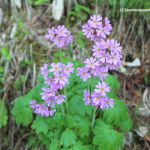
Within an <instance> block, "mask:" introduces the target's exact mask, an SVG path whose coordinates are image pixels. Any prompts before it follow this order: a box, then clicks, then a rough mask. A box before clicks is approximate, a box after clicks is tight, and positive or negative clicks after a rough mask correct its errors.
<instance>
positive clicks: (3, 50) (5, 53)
mask: <svg viewBox="0 0 150 150" xmlns="http://www.w3.org/2000/svg"><path fill="white" fill-rule="evenodd" d="M1 52H2V54H3V55H8V54H9V52H8V49H7V47H3V48H2V51H1Z"/></svg>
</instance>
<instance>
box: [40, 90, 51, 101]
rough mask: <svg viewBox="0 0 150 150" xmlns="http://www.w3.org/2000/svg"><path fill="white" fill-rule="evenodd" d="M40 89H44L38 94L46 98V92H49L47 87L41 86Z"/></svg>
mask: <svg viewBox="0 0 150 150" xmlns="http://www.w3.org/2000/svg"><path fill="white" fill-rule="evenodd" d="M42 90H43V91H44V92H43V93H41V94H40V95H42V99H45V98H47V93H48V92H49V89H48V88H46V87H43V88H42Z"/></svg>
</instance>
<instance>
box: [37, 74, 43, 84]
mask: <svg viewBox="0 0 150 150" xmlns="http://www.w3.org/2000/svg"><path fill="white" fill-rule="evenodd" d="M38 80H39V81H40V83H44V78H43V75H42V74H41V75H39V76H38Z"/></svg>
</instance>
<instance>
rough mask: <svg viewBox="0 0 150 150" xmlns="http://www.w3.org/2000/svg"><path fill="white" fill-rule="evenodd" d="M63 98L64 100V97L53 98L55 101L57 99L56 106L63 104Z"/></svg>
mask: <svg viewBox="0 0 150 150" xmlns="http://www.w3.org/2000/svg"><path fill="white" fill-rule="evenodd" d="M64 98H66V96H65V95H58V96H55V99H57V102H56V103H57V104H61V103H62V102H65V100H64Z"/></svg>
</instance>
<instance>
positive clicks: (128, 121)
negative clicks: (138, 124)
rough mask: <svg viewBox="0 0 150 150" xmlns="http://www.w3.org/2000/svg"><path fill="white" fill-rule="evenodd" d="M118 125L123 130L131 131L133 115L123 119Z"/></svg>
mask: <svg viewBox="0 0 150 150" xmlns="http://www.w3.org/2000/svg"><path fill="white" fill-rule="evenodd" d="M118 126H119V127H120V129H121V131H125V130H126V132H129V131H130V129H131V128H132V120H131V117H130V116H129V115H128V118H127V119H126V120H123V121H121V122H120V123H119V124H118Z"/></svg>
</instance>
